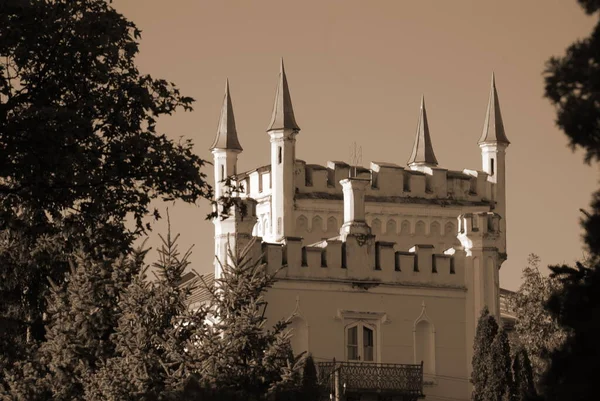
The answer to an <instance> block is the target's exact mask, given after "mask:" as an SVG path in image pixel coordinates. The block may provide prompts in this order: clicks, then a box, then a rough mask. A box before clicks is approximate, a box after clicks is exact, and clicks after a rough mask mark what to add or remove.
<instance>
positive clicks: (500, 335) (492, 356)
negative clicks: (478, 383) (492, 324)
mask: <svg viewBox="0 0 600 401" xmlns="http://www.w3.org/2000/svg"><path fill="white" fill-rule="evenodd" d="M488 358H489V361H488V367H489V376H488V381H487V386H488V387H489V392H490V395H492V398H489V400H496V401H512V400H513V398H514V392H515V391H514V380H513V372H512V369H511V358H510V345H509V343H508V336H507V335H506V332H505V331H504V329H503V328H500V329H499V330H498V332H497V334H496V337H495V338H494V341H492V345H491V347H490V353H489V356H488Z"/></svg>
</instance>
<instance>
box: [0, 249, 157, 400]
mask: <svg viewBox="0 0 600 401" xmlns="http://www.w3.org/2000/svg"><path fill="white" fill-rule="evenodd" d="M144 255H145V252H143V251H136V252H134V253H133V256H132V257H128V258H125V257H121V258H119V259H118V260H116V261H115V260H108V259H107V260H104V261H102V262H98V261H94V260H91V259H90V258H89V257H88V256H87V255H86V254H84V253H82V252H79V253H78V254H77V255H76V256H75V258H74V261H72V263H71V273H70V274H69V275H68V276H67V279H66V283H65V284H63V285H56V284H53V285H52V290H51V295H50V299H49V301H48V326H47V327H48V331H47V333H46V341H44V342H42V343H41V344H40V346H39V349H37V350H35V351H33V352H32V354H31V359H30V361H28V362H21V363H18V364H17V366H16V369H14V371H13V373H12V374H9V375H7V376H8V381H7V382H8V385H9V389H10V390H9V392H10V393H11V394H13V396H12V398H13V399H32V398H33V399H36V397H38V396H39V397H41V398H38V399H47V398H46V396H47V395H48V394H51V398H52V399H53V400H84V399H86V398H85V397H84V382H85V378H86V377H87V376H88V375H89V374H90V372H94V371H95V370H96V369H98V368H99V367H100V366H101V365H102V363H103V362H104V361H106V360H107V359H108V358H110V357H112V356H113V354H114V351H115V347H114V344H113V343H112V342H111V341H110V337H111V335H112V334H113V333H114V330H115V327H116V324H117V319H118V317H119V300H120V298H121V296H122V294H123V292H124V290H125V288H126V287H127V286H128V285H129V283H130V282H131V280H132V276H134V275H136V274H137V273H138V271H139V269H140V267H141V264H142V261H143V258H144ZM32 387H35V388H32ZM20 397H21V398H20Z"/></svg>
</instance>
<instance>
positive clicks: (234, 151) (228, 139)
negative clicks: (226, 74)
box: [210, 80, 243, 199]
mask: <svg viewBox="0 0 600 401" xmlns="http://www.w3.org/2000/svg"><path fill="white" fill-rule="evenodd" d="M210 150H211V152H212V154H213V160H214V174H215V199H219V198H220V197H221V196H223V195H226V193H225V191H226V188H225V183H224V182H223V180H225V179H226V178H227V177H230V176H232V175H234V174H237V158H238V155H239V154H240V153H241V152H242V150H243V149H242V146H241V145H240V141H239V140H238V137H237V129H236V127H235V117H234V115H233V106H232V105H231V95H230V93H229V80H227V81H226V82H225V97H224V98H223V106H222V107H221V117H220V118H219V126H218V128H217V136H216V137H215V141H214V142H213V144H212V146H211V147H210Z"/></svg>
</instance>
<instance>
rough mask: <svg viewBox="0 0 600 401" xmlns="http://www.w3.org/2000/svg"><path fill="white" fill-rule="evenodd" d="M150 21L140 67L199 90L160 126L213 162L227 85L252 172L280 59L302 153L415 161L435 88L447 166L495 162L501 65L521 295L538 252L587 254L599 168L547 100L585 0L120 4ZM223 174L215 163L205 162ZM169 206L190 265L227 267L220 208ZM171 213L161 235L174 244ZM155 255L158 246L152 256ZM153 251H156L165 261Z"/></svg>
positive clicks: (439, 150)
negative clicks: (492, 102)
mask: <svg viewBox="0 0 600 401" xmlns="http://www.w3.org/2000/svg"><path fill="white" fill-rule="evenodd" d="M113 4H114V6H115V7H116V8H117V10H118V11H120V12H121V13H123V14H124V15H125V16H126V17H127V18H128V19H130V20H132V21H133V22H134V23H135V24H136V25H137V26H138V28H140V29H141V30H142V39H141V46H140V54H139V55H138V57H137V64H138V66H139V68H140V70H141V72H143V73H149V74H151V75H153V76H154V77H155V78H164V79H167V80H169V81H172V82H174V83H175V84H176V85H177V86H178V87H179V89H180V90H181V92H182V93H183V94H184V95H187V96H191V97H193V98H194V99H195V100H196V102H195V103H194V106H193V107H194V111H192V112H184V111H183V110H181V111H179V112H177V113H175V114H174V115H173V116H168V117H165V118H162V119H161V120H160V121H159V125H158V129H159V130H160V131H162V132H165V133H167V134H168V136H169V137H171V138H173V139H174V140H178V139H179V138H180V137H182V136H183V137H184V138H189V139H192V141H193V142H194V145H195V147H194V150H195V152H196V154H198V155H199V156H200V157H201V158H203V159H205V160H208V161H211V160H212V155H211V153H210V151H209V149H208V148H209V147H210V145H211V144H212V141H213V139H214V136H215V134H216V129H217V122H218V118H219V112H220V107H221V103H222V99H223V94H224V88H225V79H226V78H229V81H230V87H231V96H232V101H233V108H234V112H235V117H236V125H237V130H238V137H239V140H240V142H241V145H242V147H243V148H244V151H243V153H242V154H241V155H240V158H239V162H238V171H245V170H250V169H252V168H255V167H258V166H260V165H265V164H268V163H269V160H270V159H269V151H270V148H269V136H268V135H267V133H266V128H267V125H268V123H269V121H270V117H271V111H272V107H273V100H274V96H275V88H276V85H277V77H278V73H279V59H280V58H281V57H283V58H284V61H285V66H286V73H287V78H288V83H289V86H290V92H291V96H292V102H293V105H294V112H295V116H296V121H297V122H298V124H299V125H300V127H301V129H302V130H301V132H300V134H299V135H298V137H297V150H296V151H297V157H298V158H300V159H302V160H306V161H307V163H316V164H325V163H327V161H328V160H345V161H349V159H350V148H351V146H352V144H353V143H356V144H357V145H358V146H360V147H362V165H363V166H367V167H368V166H369V164H370V161H373V160H377V161H387V162H391V163H397V164H399V165H406V162H407V160H408V158H409V156H410V152H411V149H412V145H413V140H414V135H415V130H416V126H417V120H418V116H419V114H418V113H419V104H420V98H421V95H424V96H425V102H426V107H427V114H428V121H429V128H430V132H431V138H432V142H433V146H434V150H435V154H436V156H437V159H438V162H439V166H440V167H443V168H448V169H453V170H462V169H464V168H470V169H479V170H481V155H480V151H479V147H478V145H477V140H478V139H479V136H480V135H481V131H482V128H483V122H484V118H485V112H486V107H487V100H488V96H489V88H490V80H491V74H492V72H494V73H495V76H496V86H497V88H498V94H499V98H500V106H501V110H502V116H503V120H504V126H505V129H506V135H507V137H508V139H509V140H510V142H511V145H510V146H509V148H508V150H507V155H506V170H507V171H506V174H507V238H508V239H507V242H508V243H507V252H508V260H507V261H506V262H504V264H503V265H502V268H501V270H500V283H501V286H502V287H504V288H508V289H512V290H515V289H517V288H518V286H519V284H520V281H521V271H522V269H523V267H525V266H526V263H527V256H528V254H530V253H535V254H537V255H539V256H540V257H541V259H542V265H543V266H545V265H548V264H558V263H573V262H574V261H575V260H577V259H580V258H581V257H582V254H583V253H582V252H583V248H582V246H583V245H582V240H581V234H582V230H581V228H580V225H579V219H580V217H581V212H580V211H579V209H580V208H587V207H588V205H589V203H590V201H591V194H592V192H593V191H594V190H595V189H597V187H598V169H597V166H588V165H585V164H584V162H583V152H581V151H576V152H572V151H571V150H570V148H569V147H568V141H567V137H566V136H565V135H564V134H563V133H562V132H561V131H560V130H559V129H558V128H557V127H556V125H555V110H554V108H553V106H552V105H551V104H550V102H549V101H548V100H547V99H545V98H544V97H543V93H544V83H543V76H542V73H543V70H544V66H545V62H546V61H547V60H548V59H549V58H550V57H551V56H560V55H562V54H563V53H564V50H565V49H566V47H567V46H568V45H569V44H570V43H572V42H573V41H575V40H577V39H580V38H583V37H585V36H587V35H588V34H589V33H590V31H591V29H592V27H593V26H594V24H595V22H596V20H595V18H590V17H587V16H586V15H585V14H584V13H583V11H582V10H581V9H580V8H579V6H578V5H577V3H576V1H575V0H536V1H533V0H532V1H522V0H504V1H481V0H477V1H476V0H471V1H467V0H460V1H459V0H455V1H428V0H414V1H413V0H411V1H408V0H406V1H398V0H388V1H369V2H366V1H364V0H362V1H354V0H303V1H287V0H278V1H275V0H260V1H252V2H251V1H241V0H240V1H208V0H206V1H198V0H177V1H164V0H144V1H143V2H142V1H140V0H115V1H114V3H113ZM204 173H206V174H207V175H208V176H209V181H210V182H211V184H212V183H213V181H212V168H211V167H210V166H206V169H205V170H204ZM156 206H157V207H158V209H159V211H160V212H161V214H163V216H164V215H166V210H167V208H168V209H169V215H170V220H171V230H172V232H173V233H180V234H181V237H180V240H179V246H180V250H181V251H182V252H183V251H185V250H186V249H187V248H189V247H190V246H193V249H192V256H191V258H190V262H191V268H193V269H194V270H196V271H197V272H198V273H200V274H203V273H208V272H210V271H212V270H213V265H212V260H213V253H214V250H213V225H212V223H211V222H209V221H206V220H205V216H206V215H207V213H208V212H209V211H210V207H209V203H208V201H206V200H200V201H198V202H197V204H196V205H189V204H185V203H183V202H175V203H168V204H167V203H159V204H157V205H156ZM166 229H167V225H166V221H165V220H162V221H160V222H158V223H156V224H155V225H154V230H153V232H152V233H151V234H150V238H149V240H148V241H147V243H146V245H148V246H152V247H153V248H154V249H156V247H157V246H158V245H159V244H160V240H159V237H158V234H163V235H164V234H165V233H166ZM153 252H154V251H153ZM153 252H151V253H150V255H149V259H148V261H149V262H150V261H152V259H153V258H155V255H154V253H153Z"/></svg>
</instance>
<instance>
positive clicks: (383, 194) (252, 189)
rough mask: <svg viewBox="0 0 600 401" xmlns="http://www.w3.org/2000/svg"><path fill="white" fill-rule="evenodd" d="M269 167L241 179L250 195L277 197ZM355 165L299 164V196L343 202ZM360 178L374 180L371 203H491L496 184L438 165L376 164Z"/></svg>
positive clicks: (360, 172)
mask: <svg viewBox="0 0 600 401" xmlns="http://www.w3.org/2000/svg"><path fill="white" fill-rule="evenodd" d="M270 167H271V166H270V165H269V166H263V167H259V168H257V169H255V170H251V171H248V172H244V173H242V174H238V175H237V181H238V183H241V184H243V186H244V192H243V195H244V196H248V197H252V198H256V199H260V198H263V197H266V196H269V195H270V194H271V169H270ZM349 171H350V165H348V164H347V163H344V162H338V161H329V162H327V165H326V166H321V165H318V164H306V163H305V162H304V161H302V160H296V169H295V177H296V179H295V183H296V198H298V199H326V200H336V199H337V200H341V199H342V197H343V194H342V187H341V185H340V184H339V181H340V180H342V179H344V178H348V176H349ZM356 173H357V177H360V178H364V179H368V180H369V181H370V185H369V186H368V188H367V190H366V196H367V198H366V200H367V202H392V203H394V202H407V203H413V202H414V203H418V202H419V200H432V201H433V200H436V201H441V200H445V201H447V202H449V203H453V202H460V201H463V202H465V201H466V202H471V203H486V204H491V203H492V201H493V186H494V185H495V184H494V183H492V182H490V181H488V174H487V173H485V172H484V171H477V170H470V169H464V170H463V171H455V170H448V169H443V168H438V167H427V166H423V167H420V168H419V170H413V169H409V168H404V167H400V166H399V165H397V164H394V163H385V162H371V165H370V168H369V169H367V168H364V167H358V168H357V171H356Z"/></svg>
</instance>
